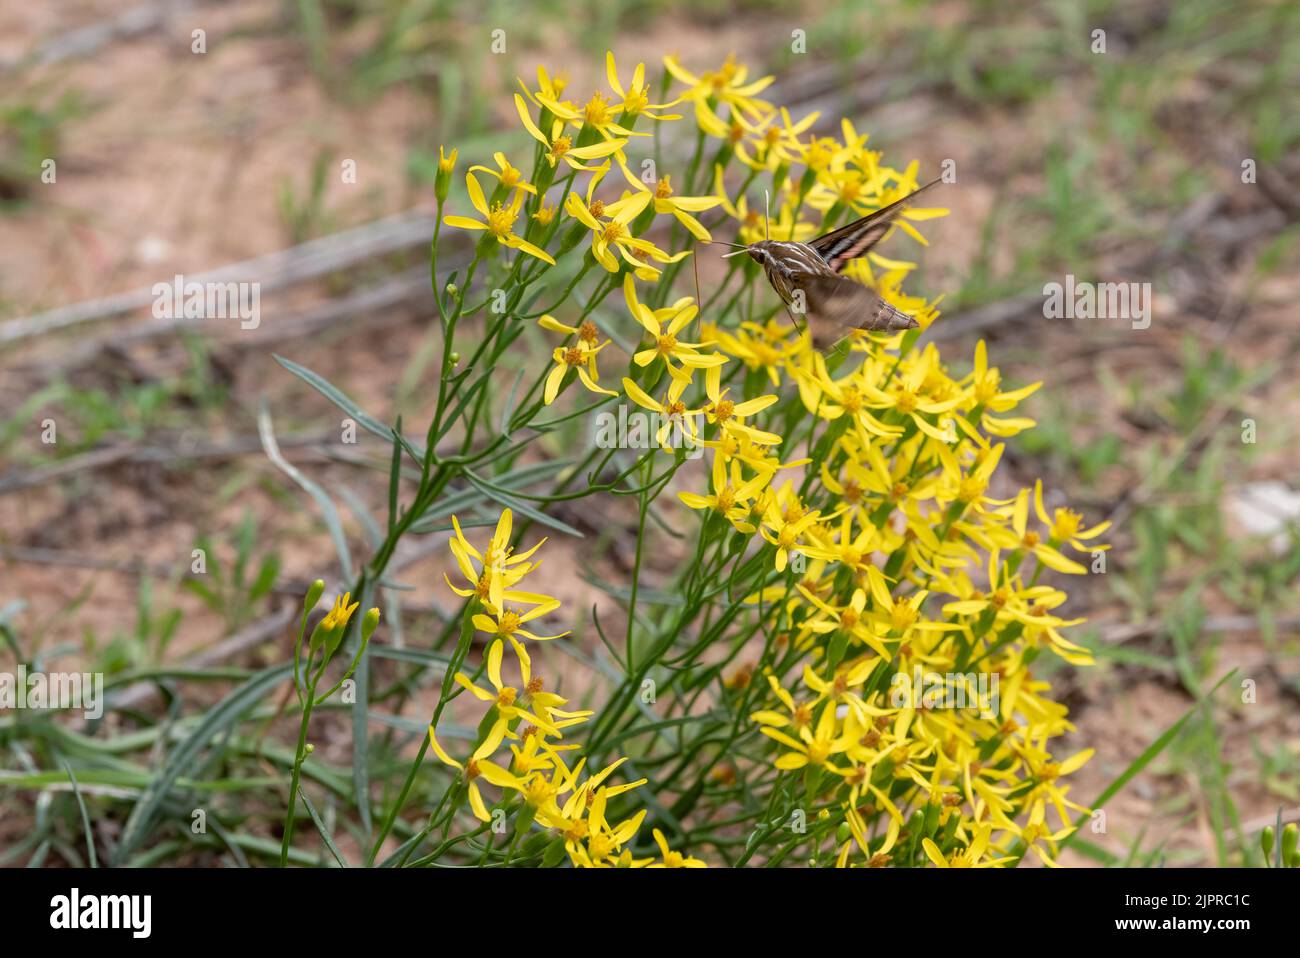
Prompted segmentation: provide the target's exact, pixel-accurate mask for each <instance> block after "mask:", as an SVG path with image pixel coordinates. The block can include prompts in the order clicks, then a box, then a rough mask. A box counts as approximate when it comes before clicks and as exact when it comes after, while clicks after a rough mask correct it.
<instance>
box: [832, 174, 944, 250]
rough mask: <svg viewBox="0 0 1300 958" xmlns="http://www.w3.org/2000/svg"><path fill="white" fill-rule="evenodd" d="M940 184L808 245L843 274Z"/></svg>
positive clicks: (885, 207) (914, 193) (932, 184)
mask: <svg viewBox="0 0 1300 958" xmlns="http://www.w3.org/2000/svg"><path fill="white" fill-rule="evenodd" d="M938 182H940V180H938V179H934V180H931V181H930V182H929V183H926V184H925V186H922V187H920V188H918V189H915V190H913V191H912V192H911V193H910V194H908V195H907V196H905V197H903V198H902V199H901V200H896V201H895V202H893V203H890V204H889V205H888V206H882V207H881V208H880V209H878V210H876V211H875V212H874V213H868V214H867V215H866V216H864V217H862V219H860V220H855V221H854V222H852V223H850V224H848V225H847V226H841V227H840V228H839V229H837V230H832V231H831V232H829V233H827V234H826V235H825V236H819V237H817V239H815V240H811V241H810V242H809V243H808V245H809V246H811V247H812V248H813V249H815V250H816V251H817V253H818V255H820V256H821V258H822V259H824V260H825V261H826V263H827V265H829V266H830V268H831V269H833V270H834V271H835V272H837V273H842V272H844V267H845V266H847V265H848V264H849V263H850V262H851V261H852V260H855V259H857V258H858V257H859V256H862V255H863V254H864V253H867V252H868V251H870V249H871V248H872V247H873V246H875V245H876V244H877V243H879V242H880V241H881V239H883V238H884V236H885V234H886V233H888V232H889V230H890V229H891V228H892V227H893V225H894V220H896V219H897V218H898V214H900V213H902V212H903V210H905V209H907V207H908V206H910V205H911V203H912V201H913V200H915V199H916V198H917V197H918V196H919V195H921V194H922V193H924V192H925V191H926V190H928V189H929V188H930V187H932V186H934V185H935V184H936V183H938Z"/></svg>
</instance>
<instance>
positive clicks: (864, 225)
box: [722, 179, 939, 348]
mask: <svg viewBox="0 0 1300 958" xmlns="http://www.w3.org/2000/svg"><path fill="white" fill-rule="evenodd" d="M938 182H939V180H937V179H936V180H931V181H930V182H929V183H927V184H925V186H922V187H920V188H919V189H916V190H914V191H912V193H910V194H909V195H908V196H905V197H904V198H903V199H901V200H897V201H896V202H893V203H890V204H889V205H888V206H884V207H881V208H880V209H878V210H876V211H875V212H873V213H868V214H867V215H866V216H864V217H862V218H861V219H858V220H855V221H854V222H852V223H849V224H848V225H847V226H841V227H840V228H839V229H836V230H832V231H831V232H829V233H826V234H825V235H824V236H819V237H817V238H816V239H814V240H810V241H809V242H807V243H796V242H793V241H785V240H773V239H764V240H760V241H759V242H757V243H751V244H750V245H748V246H740V245H738V244H735V243H724V244H722V245H726V246H735V247H736V249H735V251H734V252H731V253H727V254H725V255H726V256H739V255H740V254H741V253H748V254H749V256H750V258H752V259H753V260H754V261H755V262H756V263H758V264H759V265H760V266H762V267H763V272H764V273H765V274H766V275H767V279H768V282H770V283H771V284H772V288H773V289H774V290H776V293H777V295H778V296H780V297H781V299H782V301H783V302H784V303H785V304H786V307H787V308H789V309H790V310H791V313H792V315H795V314H802V316H803V317H804V319H805V320H806V322H807V325H808V328H809V330H810V331H811V333H812V337H813V342H814V344H815V345H817V347H818V348H825V347H826V346H829V345H830V344H832V343H834V342H835V341H836V340H838V339H840V338H842V337H843V336H844V335H845V334H846V333H848V332H850V331H852V330H854V329H864V330H867V331H869V332H895V331H898V330H903V329H914V328H916V326H917V322H916V320H915V319H913V318H912V317H911V316H909V315H907V314H906V313H904V312H902V311H901V310H898V309H896V308H895V307H893V306H891V305H890V304H889V303H887V302H885V300H884V298H883V297H881V296H880V294H879V293H877V292H876V291H875V290H873V289H871V288H870V287H868V286H864V285H863V284H861V283H858V282H855V281H853V280H852V279H850V278H849V277H847V276H845V275H843V269H844V267H845V266H847V265H848V264H849V263H850V262H852V261H853V260H855V259H857V258H858V257H859V256H862V255H864V254H866V253H867V252H869V251H870V250H871V248H872V247H873V246H875V245H876V244H877V243H878V242H880V240H881V239H882V238H883V237H884V236H885V234H886V233H888V232H889V230H890V227H891V226H892V225H893V221H894V220H895V219H896V218H897V217H898V215H899V214H900V213H901V212H903V210H904V209H906V208H907V206H908V205H909V204H911V202H912V201H913V200H914V199H915V198H916V197H917V195H919V194H920V193H923V192H925V191H926V190H928V189H929V188H930V187H932V186H934V185H935V184H936V183H938ZM796 322H798V319H797V318H796Z"/></svg>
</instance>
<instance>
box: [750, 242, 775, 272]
mask: <svg viewBox="0 0 1300 958" xmlns="http://www.w3.org/2000/svg"><path fill="white" fill-rule="evenodd" d="M775 245H776V244H775V243H774V242H773V241H772V240H759V241H758V242H757V243H751V244H750V245H749V248H748V250H747V252H748V253H749V256H750V259H752V260H753V261H754V262H755V263H758V264H759V265H761V266H766V265H767V264H768V263H769V262H771V260H772V254H773V252H775V250H774V249H773V247H774V246H775Z"/></svg>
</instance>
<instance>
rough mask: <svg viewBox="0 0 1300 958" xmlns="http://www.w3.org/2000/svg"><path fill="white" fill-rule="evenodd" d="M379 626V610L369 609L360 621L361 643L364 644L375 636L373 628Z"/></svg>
mask: <svg viewBox="0 0 1300 958" xmlns="http://www.w3.org/2000/svg"><path fill="white" fill-rule="evenodd" d="M378 625H379V610H378V609H371V610H370V611H369V612H367V613H366V616H365V618H363V619H362V620H361V641H362V642H365V641H366V640H367V639H369V638H370V637H371V636H372V635H374V634H375V628H376V627H377V626H378Z"/></svg>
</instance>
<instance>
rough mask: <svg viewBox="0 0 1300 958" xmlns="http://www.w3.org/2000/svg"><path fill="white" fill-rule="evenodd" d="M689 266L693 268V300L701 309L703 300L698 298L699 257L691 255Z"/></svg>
mask: <svg viewBox="0 0 1300 958" xmlns="http://www.w3.org/2000/svg"><path fill="white" fill-rule="evenodd" d="M691 266H693V267H694V268H695V302H696V303H697V304H698V305H699V307H700V308H701V309H703V308H704V300H702V299H700V258H699V257H698V256H693V257H691Z"/></svg>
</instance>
